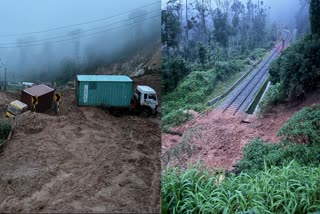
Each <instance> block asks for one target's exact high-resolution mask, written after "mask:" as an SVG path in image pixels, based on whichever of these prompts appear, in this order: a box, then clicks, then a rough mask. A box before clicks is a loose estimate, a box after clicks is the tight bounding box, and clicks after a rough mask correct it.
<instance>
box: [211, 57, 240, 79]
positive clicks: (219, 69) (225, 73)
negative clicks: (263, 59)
mask: <svg viewBox="0 0 320 214" xmlns="http://www.w3.org/2000/svg"><path fill="white" fill-rule="evenodd" d="M214 68H215V70H216V75H217V80H220V81H224V80H225V79H227V78H228V77H229V76H230V74H231V73H237V72H239V71H240V70H241V69H242V68H243V66H242V65H239V64H237V63H236V62H235V61H229V62H222V61H218V62H216V63H215V65H214Z"/></svg>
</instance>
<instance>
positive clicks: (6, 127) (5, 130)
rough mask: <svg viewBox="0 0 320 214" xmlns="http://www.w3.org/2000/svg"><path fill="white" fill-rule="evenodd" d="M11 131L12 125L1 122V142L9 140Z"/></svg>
mask: <svg viewBox="0 0 320 214" xmlns="http://www.w3.org/2000/svg"><path fill="white" fill-rule="evenodd" d="M10 131H11V125H10V124H9V123H8V122H5V121H0V140H1V139H3V140H5V139H7V137H8V136H9V134H10Z"/></svg>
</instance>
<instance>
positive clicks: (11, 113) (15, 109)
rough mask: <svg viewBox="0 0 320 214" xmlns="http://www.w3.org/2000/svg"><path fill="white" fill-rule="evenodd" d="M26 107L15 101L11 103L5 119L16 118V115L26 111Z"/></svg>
mask: <svg viewBox="0 0 320 214" xmlns="http://www.w3.org/2000/svg"><path fill="white" fill-rule="evenodd" d="M27 109H28V105H27V104H25V103H23V102H21V101H19V100H15V101H12V102H11V103H10V104H9V105H8V106H7V110H6V117H10V118H13V117H16V116H17V115H20V114H22V113H23V112H25V111H27Z"/></svg>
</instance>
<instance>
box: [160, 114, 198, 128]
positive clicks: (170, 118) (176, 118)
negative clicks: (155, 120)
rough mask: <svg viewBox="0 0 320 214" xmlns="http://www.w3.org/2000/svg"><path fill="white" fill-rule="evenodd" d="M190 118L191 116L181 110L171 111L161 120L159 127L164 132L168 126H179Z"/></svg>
mask: <svg viewBox="0 0 320 214" xmlns="http://www.w3.org/2000/svg"><path fill="white" fill-rule="evenodd" d="M191 118H192V115H191V114H188V113H184V112H183V111H182V110H172V111H170V112H169V113H168V114H165V115H164V116H163V117H162V118H161V126H162V129H163V130H164V131H167V130H168V129H169V128H170V126H176V125H179V124H181V123H183V122H185V121H187V120H190V119H191Z"/></svg>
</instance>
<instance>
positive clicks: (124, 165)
mask: <svg viewBox="0 0 320 214" xmlns="http://www.w3.org/2000/svg"><path fill="white" fill-rule="evenodd" d="M62 93H63V94H62V95H63V98H62V106H61V116H60V118H58V117H56V116H55V115H54V114H53V112H49V113H47V114H37V115H36V126H34V125H33V113H31V112H27V113H25V114H23V115H21V117H20V118H19V119H18V121H17V128H16V130H15V134H14V135H13V139H12V140H10V141H9V142H8V144H7V146H6V147H5V148H4V151H3V152H2V153H0V212H23V213H26V212H29V213H31V212H58V213H61V212H64V213H70V212H112V213H116V212H122V213H123V212H139V213H143V212H148V213H150V212H159V211H160V149H161V148H160V147H161V146H160V127H159V121H158V120H159V118H150V119H143V118H139V117H137V116H129V115H127V116H121V117H114V116H112V115H111V114H109V112H106V111H104V110H102V109H99V108H89V107H81V108H77V107H75V105H74V91H73V90H70V89H68V90H64V91H62Z"/></svg>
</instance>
